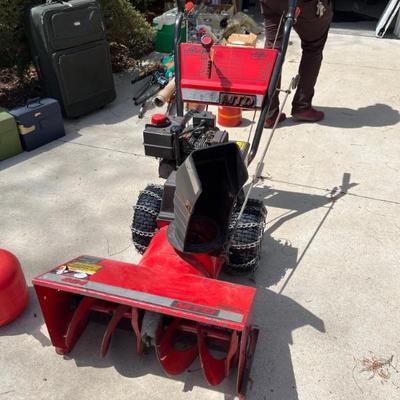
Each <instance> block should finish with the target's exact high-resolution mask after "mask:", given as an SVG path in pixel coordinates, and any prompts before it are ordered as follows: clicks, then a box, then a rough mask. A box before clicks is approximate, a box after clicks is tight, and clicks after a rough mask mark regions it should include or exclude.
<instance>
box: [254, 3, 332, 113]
mask: <svg viewBox="0 0 400 400" xmlns="http://www.w3.org/2000/svg"><path fill="white" fill-rule="evenodd" d="M322 1H323V3H324V5H325V7H326V11H325V14H324V16H323V17H321V18H320V17H318V16H317V15H316V11H317V2H318V1H317V0H299V1H298V6H299V7H300V9H301V13H300V15H299V17H298V19H297V22H296V24H295V25H294V29H295V30H296V32H297V34H298V35H299V37H300V39H301V47H302V49H303V54H302V57H301V61H300V67H299V75H300V81H299V86H298V88H297V91H296V94H295V96H294V99H293V103H292V114H293V113H295V112H299V111H303V110H307V109H309V108H310V107H311V103H312V98H313V97H314V87H315V84H316V83H317V78H318V74H319V70H320V67H321V63H322V51H323V49H324V46H325V43H326V39H327V38H328V31H329V27H330V24H331V21H332V16H333V11H332V2H331V1H330V0H322ZM260 2H261V12H262V14H263V16H264V22H265V38H266V40H265V47H266V48H271V47H272V46H273V44H274V40H275V37H276V35H277V32H278V27H279V22H280V19H281V16H282V14H284V13H285V12H286V10H287V0H260ZM281 39H282V30H280V32H279V33H278V37H277V41H276V44H275V47H279V46H280V44H281ZM278 107H279V98H278V93H276V96H275V97H274V99H273V101H272V104H271V108H270V112H269V117H270V116H272V115H273V114H274V113H275V112H276V110H277V109H278Z"/></svg>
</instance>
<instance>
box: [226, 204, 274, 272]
mask: <svg viewBox="0 0 400 400" xmlns="http://www.w3.org/2000/svg"><path fill="white" fill-rule="evenodd" d="M240 207H241V204H238V205H237V206H236V209H235V212H234V213H233V216H232V222H231V228H232V229H233V228H234V226H235V221H236V219H237V217H238V216H239V212H240ZM266 215H267V211H266V209H265V206H264V204H263V202H262V201H259V200H255V199H249V201H248V203H247V205H246V208H245V210H244V213H243V215H242V218H241V219H240V221H239V223H238V224H237V226H236V231H235V233H234V237H233V239H232V243H231V246H230V248H229V262H228V263H227V265H226V269H227V270H228V271H230V272H232V273H235V274H246V273H250V272H254V271H255V270H256V269H257V268H258V264H259V261H260V256H261V246H262V239H263V234H264V227H265V219H266Z"/></svg>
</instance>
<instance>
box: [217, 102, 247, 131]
mask: <svg viewBox="0 0 400 400" xmlns="http://www.w3.org/2000/svg"><path fill="white" fill-rule="evenodd" d="M241 123H242V110H241V109H240V108H234V107H218V125H221V126H225V127H228V128H233V127H235V126H239V125H240V124H241Z"/></svg>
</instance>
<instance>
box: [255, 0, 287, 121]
mask: <svg viewBox="0 0 400 400" xmlns="http://www.w3.org/2000/svg"><path fill="white" fill-rule="evenodd" d="M260 3H261V13H262V15H263V16H264V26H265V46H264V47H265V48H266V49H271V48H273V47H275V48H279V46H280V45H281V41H282V30H279V25H280V21H281V17H282V15H283V13H284V12H285V8H284V7H283V6H285V3H284V2H283V3H282V1H280V0H260ZM278 30H279V31H278ZM279 86H280V78H279V82H278V87H279ZM278 110H279V93H278V92H275V95H274V97H273V98H272V103H271V107H270V109H269V112H268V115H267V121H266V126H267V127H269V126H268V125H271V123H272V124H273V122H275V119H274V118H273V117H274V116H275V117H276V115H277V113H278ZM272 120H273V121H272Z"/></svg>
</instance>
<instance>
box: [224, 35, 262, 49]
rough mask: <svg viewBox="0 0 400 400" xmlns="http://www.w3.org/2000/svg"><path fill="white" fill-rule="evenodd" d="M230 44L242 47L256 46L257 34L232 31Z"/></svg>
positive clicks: (229, 39)
mask: <svg viewBox="0 0 400 400" xmlns="http://www.w3.org/2000/svg"><path fill="white" fill-rule="evenodd" d="M227 45H228V46H240V47H256V45H257V35H255V34H254V33H250V34H248V35H245V34H242V33H232V35H231V36H229V38H228V42H227Z"/></svg>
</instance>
